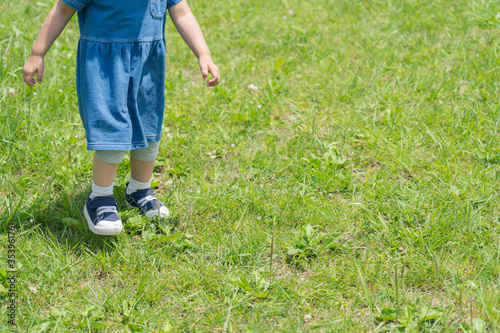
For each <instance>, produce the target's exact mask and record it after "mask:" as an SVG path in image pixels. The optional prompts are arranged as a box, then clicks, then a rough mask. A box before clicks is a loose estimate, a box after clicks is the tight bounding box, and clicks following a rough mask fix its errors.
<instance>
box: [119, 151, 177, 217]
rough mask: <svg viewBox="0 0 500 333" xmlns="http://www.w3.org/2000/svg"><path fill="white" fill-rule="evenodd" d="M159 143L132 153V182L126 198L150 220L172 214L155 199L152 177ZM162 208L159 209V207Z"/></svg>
mask: <svg viewBox="0 0 500 333" xmlns="http://www.w3.org/2000/svg"><path fill="white" fill-rule="evenodd" d="M159 145H160V143H159V142H150V143H149V146H148V147H147V148H144V149H137V150H131V151H130V181H129V182H128V183H127V188H126V190H125V198H126V201H127V203H128V204H130V205H131V206H134V207H137V208H139V210H140V211H141V212H142V213H143V214H144V215H145V216H146V217H149V218H152V217H154V216H158V214H159V215H160V217H168V216H169V215H170V212H169V211H168V209H167V207H165V206H164V205H163V204H162V203H161V202H159V201H157V200H158V199H156V198H155V197H154V192H153V190H152V189H151V176H152V175H153V170H154V166H155V160H156V157H157V156H158V149H159ZM158 203H159V204H160V208H159V209H158V205H157V204H158Z"/></svg>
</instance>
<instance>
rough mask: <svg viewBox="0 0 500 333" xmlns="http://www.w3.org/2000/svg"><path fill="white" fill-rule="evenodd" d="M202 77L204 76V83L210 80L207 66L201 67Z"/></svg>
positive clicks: (202, 65)
mask: <svg viewBox="0 0 500 333" xmlns="http://www.w3.org/2000/svg"><path fill="white" fill-rule="evenodd" d="M200 69H201V75H203V81H206V80H207V79H208V66H207V65H206V64H201V65H200Z"/></svg>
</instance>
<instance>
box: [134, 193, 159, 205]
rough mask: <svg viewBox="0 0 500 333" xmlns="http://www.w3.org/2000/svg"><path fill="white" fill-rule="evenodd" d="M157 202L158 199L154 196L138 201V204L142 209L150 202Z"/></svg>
mask: <svg viewBox="0 0 500 333" xmlns="http://www.w3.org/2000/svg"><path fill="white" fill-rule="evenodd" d="M153 200H154V201H156V198H155V197H153V196H152V195H148V196H146V197H144V198H142V199H140V200H139V201H137V204H138V205H139V206H141V207H143V206H145V205H146V204H147V203H148V202H150V201H153Z"/></svg>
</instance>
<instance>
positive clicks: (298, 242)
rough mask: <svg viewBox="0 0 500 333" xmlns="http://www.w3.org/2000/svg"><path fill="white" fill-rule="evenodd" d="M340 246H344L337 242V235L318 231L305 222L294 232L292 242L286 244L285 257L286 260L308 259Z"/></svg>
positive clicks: (340, 247)
mask: <svg viewBox="0 0 500 333" xmlns="http://www.w3.org/2000/svg"><path fill="white" fill-rule="evenodd" d="M342 248H345V246H344V245H342V244H340V243H339V242H338V239H337V237H334V236H333V235H331V234H327V233H323V232H319V231H318V230H317V228H315V227H313V226H312V225H310V224H307V225H305V226H301V227H300V229H299V231H298V232H296V234H295V238H294V240H293V242H292V244H290V245H288V251H287V252H286V258H287V261H288V262H292V261H300V260H303V259H307V260H310V259H314V258H316V257H317V256H318V255H319V254H320V253H323V252H325V251H328V250H335V249H342Z"/></svg>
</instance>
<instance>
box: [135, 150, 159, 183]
mask: <svg viewBox="0 0 500 333" xmlns="http://www.w3.org/2000/svg"><path fill="white" fill-rule="evenodd" d="M154 167H155V161H154V160H153V161H148V162H144V161H140V160H138V159H136V158H134V157H133V156H130V175H131V177H132V178H133V179H135V180H137V181H138V182H141V183H146V182H149V181H150V180H151V176H152V175H153V169H154Z"/></svg>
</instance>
